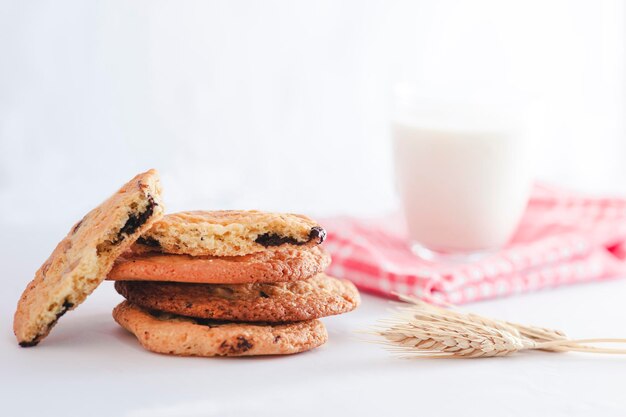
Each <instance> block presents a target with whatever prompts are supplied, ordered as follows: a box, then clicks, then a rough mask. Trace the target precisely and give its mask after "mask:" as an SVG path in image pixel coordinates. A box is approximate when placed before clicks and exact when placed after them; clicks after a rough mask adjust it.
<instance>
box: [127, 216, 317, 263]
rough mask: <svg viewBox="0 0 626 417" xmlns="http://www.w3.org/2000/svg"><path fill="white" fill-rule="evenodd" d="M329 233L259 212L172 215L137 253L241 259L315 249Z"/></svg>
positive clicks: (308, 223) (306, 220)
mask: <svg viewBox="0 0 626 417" xmlns="http://www.w3.org/2000/svg"><path fill="white" fill-rule="evenodd" d="M325 238H326V231H325V230H324V229H323V228H322V227H321V226H320V225H319V224H317V223H316V222H314V221H313V220H311V219H310V218H308V217H306V216H303V215H300V214H286V213H267V212H262V211H256V210H250V211H245V210H222V211H188V212H181V213H175V214H169V215H167V216H165V217H164V218H163V219H162V220H160V221H158V222H156V223H155V224H154V226H152V228H151V229H150V230H149V231H148V232H146V233H145V234H144V235H143V236H142V237H141V239H139V240H138V242H137V245H136V247H135V250H136V251H142V250H143V251H146V250H153V251H160V252H164V253H174V254H181V255H193V256H205V255H209V256H241V255H248V254H250V253H254V252H260V251H263V250H265V249H266V248H269V247H285V246H292V247H293V246H298V247H312V246H315V245H319V244H320V243H322V242H323V241H324V239H325Z"/></svg>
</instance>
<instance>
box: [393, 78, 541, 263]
mask: <svg viewBox="0 0 626 417" xmlns="http://www.w3.org/2000/svg"><path fill="white" fill-rule="evenodd" d="M525 116H526V115H525V112H524V111H522V110H521V107H520V106H516V105H512V104H511V103H506V104H505V103H502V102H499V103H498V102H489V103H487V102H483V103H480V102H471V101H470V102H459V101H455V102H445V103H444V102H441V101H439V102H436V101H433V100H428V99H423V98H420V97H418V96H417V95H416V94H415V93H414V91H412V90H411V89H410V88H408V87H406V86H397V88H396V91H395V109H394V116H393V122H392V131H393V133H392V137H393V149H394V161H395V173H396V182H397V188H398V191H399V196H400V199H401V202H402V207H403V211H404V215H405V218H406V223H407V227H408V231H409V236H410V238H411V239H412V241H413V244H412V246H413V250H414V252H415V253H416V254H418V255H419V256H420V257H422V258H425V259H429V260H444V261H446V260H449V261H453V262H454V261H457V262H458V261H465V260H471V259H473V258H476V257H478V256H481V255H482V254H485V253H490V252H492V251H494V250H497V249H498V248H500V247H502V246H504V245H506V244H507V242H508V241H509V240H510V239H511V237H512V235H513V233H514V232H515V229H516V228H517V226H518V224H519V221H520V219H521V216H522V214H523V212H524V209H525V207H526V204H527V202H528V198H529V193H530V186H531V179H532V178H531V172H530V167H529V140H528V137H527V129H526V127H527V119H526V117H525Z"/></svg>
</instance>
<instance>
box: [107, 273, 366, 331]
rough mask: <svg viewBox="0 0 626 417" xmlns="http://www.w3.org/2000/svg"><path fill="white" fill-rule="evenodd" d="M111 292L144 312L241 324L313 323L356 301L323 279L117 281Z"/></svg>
mask: <svg viewBox="0 0 626 417" xmlns="http://www.w3.org/2000/svg"><path fill="white" fill-rule="evenodd" d="M115 289H116V290H117V292H118V293H120V294H121V295H123V296H124V297H125V298H126V299H127V300H128V301H130V302H132V303H133V304H137V305H139V306H141V307H143V308H147V309H150V310H159V311H164V312H167V313H172V314H178V315H182V316H189V317H196V318H205V319H217V320H232V321H246V322H268V323H280V322H292V321H302V320H312V319H318V318H320V317H325V316H332V315H335V314H342V313H347V312H348V311H352V310H354V309H355V308H356V307H357V306H358V305H359V303H360V301H361V299H360V297H359V292H358V291H357V289H356V287H355V286H354V284H352V283H351V282H349V281H346V280H340V279H337V278H333V277H329V276H328V275H325V274H319V275H317V276H315V277H313V278H311V279H308V280H306V281H296V282H286V283H278V284H240V285H219V284H179V283H174V282H169V283H165V282H138V281H117V282H116V283H115Z"/></svg>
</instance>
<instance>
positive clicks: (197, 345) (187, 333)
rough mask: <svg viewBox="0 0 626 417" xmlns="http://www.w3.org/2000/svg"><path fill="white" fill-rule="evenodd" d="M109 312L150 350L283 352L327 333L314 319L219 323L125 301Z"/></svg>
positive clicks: (193, 353) (309, 343) (303, 346)
mask: <svg viewBox="0 0 626 417" xmlns="http://www.w3.org/2000/svg"><path fill="white" fill-rule="evenodd" d="M113 318H114V319H115V321H117V322H118V323H119V325H120V326H122V327H124V328H125V329H126V330H128V331H129V332H131V333H133V334H134V335H135V337H137V339H138V340H139V343H141V345H142V346H143V347H144V348H145V349H147V350H150V351H152V352H157V353H165V354H170V355H181V356H252V355H287V354H291V353H299V352H304V351H306V350H310V349H313V348H316V347H318V346H321V345H322V344H324V343H325V342H326V340H327V339H328V334H327V333H326V328H325V327H324V325H323V324H322V322H320V321H319V320H309V321H301V322H298V323H288V324H276V325H272V324H264V325H263V324H251V323H220V322H214V321H209V320H202V319H191V318H187V317H181V316H174V315H171V314H167V313H159V312H154V311H148V310H145V309H142V308H141V307H139V306H137V305H134V304H132V303H130V302H128V301H124V302H122V303H121V304H119V305H118V306H117V307H115V309H114V310H113Z"/></svg>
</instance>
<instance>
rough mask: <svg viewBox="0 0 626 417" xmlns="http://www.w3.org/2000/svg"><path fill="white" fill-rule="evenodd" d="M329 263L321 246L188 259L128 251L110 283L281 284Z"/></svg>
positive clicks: (186, 256) (299, 278) (117, 266)
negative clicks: (121, 281)
mask: <svg viewBox="0 0 626 417" xmlns="http://www.w3.org/2000/svg"><path fill="white" fill-rule="evenodd" d="M329 264H330V255H329V254H328V252H327V251H326V250H325V249H324V248H322V247H313V248H289V247H288V248H272V249H267V250H265V251H263V252H257V253H253V254H250V255H244V256H220V257H218V256H189V255H170V254H161V253H145V254H141V255H136V254H133V253H132V252H129V253H126V254H124V255H122V256H121V257H120V258H118V259H117V260H116V261H115V265H114V266H113V269H112V270H111V272H110V273H109V276H108V279H110V280H130V281H173V282H189V283H204V284H245V283H254V282H283V281H297V280H303V279H307V278H311V277H313V276H315V275H317V274H318V273H320V272H322V271H324V270H325V269H326V267H328V265H329Z"/></svg>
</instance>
